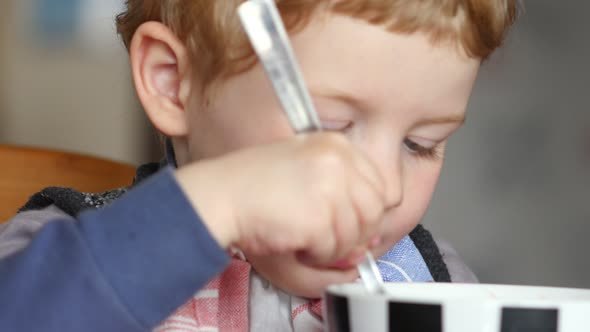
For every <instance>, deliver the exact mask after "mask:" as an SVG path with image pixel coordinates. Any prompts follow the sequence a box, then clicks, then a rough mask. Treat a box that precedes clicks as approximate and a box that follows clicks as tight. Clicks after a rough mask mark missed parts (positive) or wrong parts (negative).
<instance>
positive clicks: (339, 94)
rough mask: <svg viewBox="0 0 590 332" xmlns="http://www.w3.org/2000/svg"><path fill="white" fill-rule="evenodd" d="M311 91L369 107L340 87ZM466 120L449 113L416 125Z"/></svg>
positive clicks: (357, 106)
mask: <svg viewBox="0 0 590 332" xmlns="http://www.w3.org/2000/svg"><path fill="white" fill-rule="evenodd" d="M310 93H311V94H312V96H318V97H323V98H333V99H337V100H340V101H342V102H344V103H347V104H349V105H352V106H355V107H356V108H359V109H367V108H368V104H367V103H366V102H365V101H363V100H361V99H358V98H356V97H354V96H352V95H350V94H348V93H346V92H343V91H342V90H339V89H334V88H330V89H317V90H315V89H310ZM465 120H466V118H465V115H449V116H442V117H437V118H428V119H423V120H420V121H418V123H416V124H415V125H414V126H415V127H419V126H427V125H436V124H454V123H458V124H459V125H463V124H464V123H465Z"/></svg>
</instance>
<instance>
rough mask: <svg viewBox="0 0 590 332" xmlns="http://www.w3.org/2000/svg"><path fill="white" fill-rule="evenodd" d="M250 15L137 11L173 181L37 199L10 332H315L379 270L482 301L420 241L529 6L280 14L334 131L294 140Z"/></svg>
mask: <svg viewBox="0 0 590 332" xmlns="http://www.w3.org/2000/svg"><path fill="white" fill-rule="evenodd" d="M241 2H242V1H239V0H224V1H219V0H217V1H212V0H176V1H157V0H145V1H140V0H128V1H127V11H126V12H124V13H123V14H121V15H120V16H119V17H118V21H117V23H118V30H119V32H120V34H121V36H122V38H123V40H124V42H125V45H126V46H127V47H128V49H129V53H130V60H131V61H130V62H131V69H132V73H133V78H134V82H135V88H136V92H137V95H138V97H139V99H140V101H141V103H142V105H143V108H144V110H145V112H146V114H147V116H148V117H149V118H150V120H151V122H152V123H153V124H154V126H155V127H156V128H157V129H158V131H159V132H160V133H162V134H163V135H164V136H165V137H166V142H167V161H166V162H165V163H162V164H160V165H155V164H152V165H146V166H143V167H140V168H139V169H138V175H137V177H136V180H135V183H134V186H133V188H130V189H129V190H128V191H127V190H126V189H125V190H118V191H114V192H111V193H107V194H102V195H91V194H82V193H77V192H75V191H73V190H68V189H59V188H50V189H47V190H44V191H43V192H41V193H39V194H37V195H36V196H34V197H33V198H32V199H31V201H30V202H29V203H28V204H27V205H26V206H25V207H24V208H23V212H21V213H20V214H19V215H17V216H16V217H15V219H14V220H12V222H11V223H10V224H8V225H7V226H5V228H4V229H3V230H2V232H1V233H0V256H2V257H5V258H4V259H3V261H2V262H1V263H0V284H1V285H2V286H1V287H0V298H1V299H2V300H3V301H5V299H7V298H9V297H10V298H14V299H15V300H14V301H15V302H16V303H15V304H11V305H10V307H11V308H12V309H11V310H15V311H13V312H17V313H19V314H20V313H24V312H26V313H27V315H29V317H30V319H29V318H27V319H25V318H24V317H18V316H15V315H9V314H7V313H6V312H4V313H2V312H0V326H2V325H4V326H7V327H10V329H11V330H34V329H39V328H41V327H42V328H43V330H54V329H55V330H57V329H59V330H62V331H63V330H84V331H90V330H101V331H136V330H137V331H141V330H149V329H152V328H154V327H156V326H158V325H159V327H158V330H161V331H166V330H178V329H180V330H206V329H208V328H211V329H212V330H215V329H219V330H222V331H241V330H248V329H251V330H255V331H258V330H272V331H282V330H296V331H309V330H315V329H319V328H320V327H321V323H320V322H321V317H320V312H319V310H318V308H319V306H320V305H319V303H318V302H317V301H310V300H308V299H317V298H319V297H321V294H322V291H323V289H324V288H325V287H326V286H327V285H329V284H332V283H341V282H351V281H354V280H356V279H357V278H358V275H357V272H356V270H355V265H356V263H357V262H358V261H359V260H360V259H361V257H362V256H363V254H364V252H365V251H366V250H371V251H373V253H374V254H375V255H378V256H379V257H381V258H380V268H381V269H382V273H383V274H384V277H385V279H386V280H387V281H474V278H473V277H472V276H471V275H470V273H469V272H468V269H467V268H466V267H464V266H463V265H462V264H461V263H460V262H459V261H458V260H457V258H456V257H455V256H454V253H453V252H452V251H449V249H444V248H439V247H438V246H437V244H436V243H435V242H434V241H433V240H432V238H431V237H430V235H429V233H428V232H427V231H425V230H424V229H423V228H422V227H421V226H418V224H419V222H420V219H421V218H422V216H423V214H424V212H425V211H426V208H427V205H428V203H429V201H430V198H431V196H432V193H433V191H434V188H435V184H436V182H437V180H438V176H439V173H440V170H441V167H442V162H443V155H444V150H445V145H446V142H447V140H448V139H449V137H450V136H451V134H452V133H453V132H455V131H456V130H457V129H458V128H459V127H460V126H461V125H462V123H463V122H464V119H465V110H466V106H467V101H468V98H469V95H470V93H471V90H472V86H473V83H474V81H475V78H476V75H477V71H478V69H479V66H480V63H481V62H482V61H483V60H485V59H486V58H487V57H488V56H489V55H490V54H491V53H492V51H493V50H495V49H496V48H497V47H499V46H500V45H501V43H502V41H503V39H504V37H505V34H506V31H507V29H508V28H509V26H510V25H511V24H512V22H513V20H514V18H515V11H516V9H515V7H516V4H515V0H464V1H460V0H424V1H415V0H372V1H369V0H341V1H336V0H334V1H328V0H326V1H304V0H279V1H277V6H278V7H279V10H280V11H281V14H282V16H283V19H284V21H285V23H286V25H287V28H288V29H289V31H290V35H291V41H292V44H293V47H294V50H295V53H296V56H297V58H298V60H299V63H300V65H301V68H302V71H303V73H304V76H305V79H306V82H307V85H308V87H309V90H310V93H311V95H312V98H313V100H314V103H315V105H316V108H317V110H318V113H319V116H320V118H321V121H322V124H323V126H324V128H325V132H323V133H320V134H312V135H304V136H297V137H295V135H293V133H292V131H291V130H290V127H289V124H288V122H287V120H286V118H285V116H284V115H283V112H282V111H281V110H280V107H279V104H278V102H277V101H276V99H275V98H274V96H273V92H272V89H271V87H270V85H269V83H268V81H267V80H266V78H265V75H264V73H263V70H262V69H261V67H260V65H259V64H257V62H256V59H255V56H254V54H253V52H252V50H251V48H250V47H249V45H248V41H247V39H246V37H245V35H244V33H243V32H242V30H241V27H240V24H239V21H238V18H237V15H236V8H237V6H238V5H239V4H240V3H241ZM119 197H120V198H119ZM103 206H106V207H104V208H101V209H96V208H95V207H103ZM88 208H90V209H88ZM84 209H88V210H87V211H85V212H84V213H81V214H78V213H79V212H81V211H82V210H84ZM72 220H73V221H74V222H70V221H72ZM48 221H51V222H49V223H48ZM43 224H46V226H44V227H43V228H42V229H41V230H39V228H41V225H43ZM441 249H444V250H441ZM229 251H231V252H233V253H234V255H233V256H234V258H233V259H230V257H229V255H227V254H226V252H229ZM441 251H442V253H441ZM198 290H201V291H200V292H199V293H197V295H195V296H194V297H192V296H193V294H195V293H196V292H197V291H198ZM52 294H53V295H52ZM27 297H29V300H26V299H27ZM30 298H33V299H35V301H31V300H30ZM187 301H189V302H188V303H187ZM182 304H185V305H184V306H182V307H181V308H180V309H179V310H178V311H176V313H175V314H174V315H173V316H171V317H170V315H171V314H172V313H173V311H174V310H176V309H177V308H178V307H180V306H181V305H182ZM25 309H26V310H25ZM167 317H170V318H169V319H168V320H167V321H165V322H164V323H163V324H162V321H163V320H164V319H166V318H167Z"/></svg>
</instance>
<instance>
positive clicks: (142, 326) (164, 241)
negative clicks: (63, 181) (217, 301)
mask: <svg viewBox="0 0 590 332" xmlns="http://www.w3.org/2000/svg"><path fill="white" fill-rule="evenodd" d="M228 262H229V257H228V255H227V254H226V253H225V251H224V250H223V249H222V248H221V247H220V246H219V245H218V244H217V242H215V240H214V239H213V238H212V237H211V235H210V233H209V232H208V230H207V229H206V228H205V226H204V224H203V223H202V221H201V220H200V218H199V216H198V215H197V213H196V212H195V211H194V209H193V207H192V206H191V205H190V203H189V202H188V200H187V199H186V197H185V196H184V194H183V192H182V191H181V189H180V187H179V185H178V184H177V183H176V180H175V178H174V176H173V174H172V171H171V170H170V169H165V170H163V171H162V172H160V173H158V174H156V175H154V176H153V177H151V178H149V179H147V180H146V181H145V182H144V183H142V184H140V185H139V186H138V187H137V188H135V189H133V190H132V191H130V192H128V193H127V194H126V195H125V196H123V197H122V198H121V199H119V200H117V201H116V202H115V203H113V204H112V205H111V206H109V207H106V208H104V209H102V210H96V211H91V212H85V213H83V214H81V215H80V216H79V219H78V221H77V222H71V221H63V220H62V221H60V220H56V221H54V222H50V223H48V224H47V225H46V226H45V227H44V228H43V229H42V230H41V231H39V233H38V234H37V235H36V236H35V238H34V239H33V241H32V242H31V243H30V245H29V246H28V247H27V248H25V249H24V250H22V251H21V252H19V253H18V254H16V255H13V256H11V257H8V258H6V259H4V260H2V261H0V331H88V332H91V331H101V332H104V331H109V332H116V331H126V332H129V331H148V330H151V329H152V328H154V327H155V326H157V325H158V324H159V323H160V322H161V321H163V320H164V319H166V318H167V317H168V316H169V315H170V314H171V313H172V312H173V311H174V310H175V309H177V308H178V307H180V306H181V305H182V304H184V303H185V302H186V301H188V300H189V299H190V298H191V296H192V295H194V294H195V293H196V292H197V291H198V290H199V289H200V288H201V287H203V286H204V285H205V284H206V283H207V282H208V281H209V280H210V279H211V278H213V277H214V276H215V275H217V274H219V273H220V272H221V271H223V269H224V268H225V267H226V265H227V264H228Z"/></svg>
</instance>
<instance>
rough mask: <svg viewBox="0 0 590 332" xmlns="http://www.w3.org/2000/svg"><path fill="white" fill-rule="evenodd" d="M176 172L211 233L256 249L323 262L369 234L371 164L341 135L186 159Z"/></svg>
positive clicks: (378, 202)
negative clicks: (295, 254) (190, 163)
mask: <svg viewBox="0 0 590 332" xmlns="http://www.w3.org/2000/svg"><path fill="white" fill-rule="evenodd" d="M177 178H178V181H179V183H180V184H181V186H182V187H183V189H184V190H185V192H186V193H187V194H188V197H189V200H190V201H192V202H193V204H194V206H195V207H196V209H197V210H198V211H199V214H200V215H201V217H202V218H203V219H204V222H205V224H206V225H207V226H208V228H209V230H210V231H211V233H212V235H213V236H214V237H215V238H216V239H217V240H218V242H219V243H220V244H221V245H222V246H224V247H228V246H230V245H235V246H237V247H239V248H240V249H242V250H244V251H247V252H250V253H254V254H256V255H271V254H283V253H289V252H294V253H298V257H300V258H302V260H303V261H304V262H305V263H306V264H310V265H328V264H333V263H334V262H336V261H341V260H342V259H345V258H351V255H353V256H354V255H358V254H359V253H364V251H365V250H366V248H367V247H369V246H370V242H375V240H374V239H375V237H376V236H378V231H379V229H380V221H381V216H382V214H383V212H384V208H385V203H384V202H385V200H384V193H385V188H384V181H383V180H382V178H381V175H380V173H379V172H378V171H377V168H376V167H375V166H374V165H373V164H372V163H371V161H370V160H369V159H368V158H366V157H365V156H364V155H363V154H362V153H361V152H360V151H359V150H358V149H356V148H355V147H354V146H353V145H352V144H351V143H349V142H348V140H346V139H345V138H344V137H343V136H341V135H339V134H333V133H318V134H311V135H305V136H298V137H294V138H291V139H288V140H285V141H282V142H279V143H274V144H271V145H265V146H258V147H253V148H249V149H245V150H241V151H237V152H234V153H231V154H228V155H226V156H223V157H220V158H218V159H214V160H205V161H200V162H198V163H195V164H192V165H188V166H186V167H184V168H182V169H180V170H179V171H178V172H177Z"/></svg>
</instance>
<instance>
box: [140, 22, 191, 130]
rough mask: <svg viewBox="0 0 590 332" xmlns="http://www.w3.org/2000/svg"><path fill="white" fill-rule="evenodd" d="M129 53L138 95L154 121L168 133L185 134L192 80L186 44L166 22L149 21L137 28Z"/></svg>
mask: <svg viewBox="0 0 590 332" xmlns="http://www.w3.org/2000/svg"><path fill="white" fill-rule="evenodd" d="M129 56H130V60H131V69H132V72H133V80H134V82H135V89H136V91H137V95H138V97H139V100H140V102H141V104H142V105H143V108H144V110H145V112H146V113H147V116H148V117H149V118H150V120H151V122H152V123H153V125H154V126H155V127H156V129H158V130H159V131H160V132H161V133H163V134H164V135H166V136H168V137H180V136H185V135H186V134H187V132H188V123H187V121H188V120H187V119H188V117H187V116H186V112H185V111H186V107H187V105H188V99H189V95H190V91H191V83H192V82H191V76H192V75H191V74H190V70H191V69H190V65H189V63H190V62H189V56H188V52H187V49H186V47H185V46H184V45H183V44H182V42H181V41H180V40H179V39H178V38H177V37H176V36H175V35H174V33H172V31H170V29H168V28H167V27H166V26H165V25H163V24H161V23H158V22H147V23H144V24H142V25H141V26H140V27H139V28H138V29H137V31H136V32H135V34H134V36H133V40H132V41H131V46H130V48H129Z"/></svg>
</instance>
